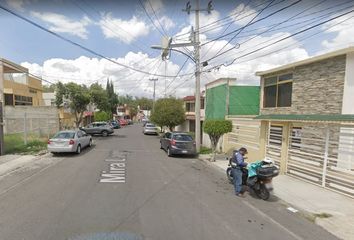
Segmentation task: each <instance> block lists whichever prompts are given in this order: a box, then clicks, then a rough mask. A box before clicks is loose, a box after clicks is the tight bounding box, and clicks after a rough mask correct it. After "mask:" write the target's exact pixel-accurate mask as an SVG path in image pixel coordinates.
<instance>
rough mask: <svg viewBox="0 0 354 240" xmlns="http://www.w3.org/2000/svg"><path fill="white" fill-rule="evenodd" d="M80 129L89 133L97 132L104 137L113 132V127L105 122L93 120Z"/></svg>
mask: <svg viewBox="0 0 354 240" xmlns="http://www.w3.org/2000/svg"><path fill="white" fill-rule="evenodd" d="M80 130H82V131H84V132H85V133H87V134H90V135H95V134H99V135H102V136H104V137H107V136H108V135H109V134H112V133H114V129H113V127H111V126H110V125H109V124H108V123H106V122H93V123H90V124H89V125H87V126H86V127H83V128H80Z"/></svg>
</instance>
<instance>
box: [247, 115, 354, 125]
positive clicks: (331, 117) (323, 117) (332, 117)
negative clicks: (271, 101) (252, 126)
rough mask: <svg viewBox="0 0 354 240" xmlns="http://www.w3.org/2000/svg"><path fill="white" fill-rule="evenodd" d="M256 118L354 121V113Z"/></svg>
mask: <svg viewBox="0 0 354 240" xmlns="http://www.w3.org/2000/svg"><path fill="white" fill-rule="evenodd" d="M254 119H257V120H268V121H283V122H326V123H354V114H307V115H303V114H299V115H297V114H267V115H259V116H257V117H255V118H254Z"/></svg>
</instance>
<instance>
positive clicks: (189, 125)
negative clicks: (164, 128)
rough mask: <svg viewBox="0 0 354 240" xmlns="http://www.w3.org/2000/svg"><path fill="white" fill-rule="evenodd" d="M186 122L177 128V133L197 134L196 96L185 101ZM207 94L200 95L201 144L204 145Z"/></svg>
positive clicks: (186, 98) (185, 98) (187, 97)
mask: <svg viewBox="0 0 354 240" xmlns="http://www.w3.org/2000/svg"><path fill="white" fill-rule="evenodd" d="M182 100H183V106H184V109H185V121H184V122H183V123H182V124H180V125H179V126H177V127H176V128H175V130H176V131H181V132H193V133H195V96H185V97H184V98H183V99H182ZM204 105H205V93H204V92H202V93H201V95H200V129H201V130H200V134H201V144H204V138H203V122H204V118H205V107H204Z"/></svg>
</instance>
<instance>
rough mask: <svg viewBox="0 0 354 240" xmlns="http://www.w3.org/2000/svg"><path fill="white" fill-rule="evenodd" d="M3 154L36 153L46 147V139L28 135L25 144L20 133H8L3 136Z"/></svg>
mask: <svg viewBox="0 0 354 240" xmlns="http://www.w3.org/2000/svg"><path fill="white" fill-rule="evenodd" d="M4 144H5V154H15V153H27V154H31V153H32V154H33V153H38V152H39V151H42V150H44V149H46V148H47V139H46V138H38V137H35V136H29V137H28V138H27V145H25V144H24V141H23V135H22V134H8V135H5V136H4Z"/></svg>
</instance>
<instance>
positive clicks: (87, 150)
mask: <svg viewBox="0 0 354 240" xmlns="http://www.w3.org/2000/svg"><path fill="white" fill-rule="evenodd" d="M94 147H95V144H93V145H92V147H85V148H84V149H82V150H81V153H80V154H77V153H55V154H53V153H52V157H53V158H61V157H67V158H77V157H80V156H83V155H86V154H88V153H89V152H91V151H92V150H93V149H94Z"/></svg>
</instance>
